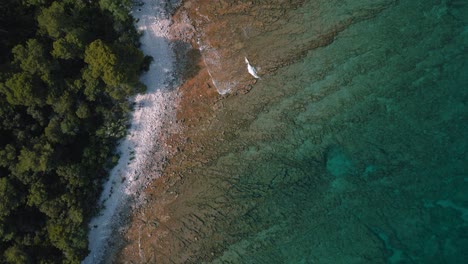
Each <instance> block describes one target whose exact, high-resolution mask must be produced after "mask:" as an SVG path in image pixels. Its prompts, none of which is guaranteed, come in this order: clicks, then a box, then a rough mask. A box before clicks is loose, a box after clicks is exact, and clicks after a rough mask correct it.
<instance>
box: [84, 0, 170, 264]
mask: <svg viewBox="0 0 468 264" xmlns="http://www.w3.org/2000/svg"><path fill="white" fill-rule="evenodd" d="M166 2H167V1H154V0H153V1H151V0H144V1H142V2H141V3H142V5H141V6H136V7H135V8H134V9H133V11H132V12H133V15H134V17H135V18H136V19H137V25H136V26H137V28H138V29H139V30H140V31H142V32H143V36H142V38H141V43H142V45H141V49H142V51H143V52H144V53H145V54H146V55H150V56H152V57H153V58H154V61H153V62H152V64H151V66H150V69H149V71H148V72H147V73H145V74H144V75H143V76H142V82H143V83H144V84H145V85H146V86H147V88H148V89H147V91H146V93H144V94H139V95H137V96H135V97H134V98H133V99H132V100H133V102H134V104H135V109H134V111H133V113H132V116H131V127H130V129H129V131H128V134H127V136H126V137H125V138H124V139H123V140H122V141H121V142H120V144H119V146H118V148H117V150H116V152H117V153H119V154H120V159H119V161H118V164H117V165H116V166H115V167H114V168H113V169H112V170H111V172H110V177H109V179H108V180H107V182H106V183H105V184H104V186H103V187H104V190H103V193H102V195H101V198H100V203H101V204H102V206H103V209H102V210H101V211H100V214H99V215H98V216H96V217H95V218H93V219H92V220H91V222H90V224H89V226H90V231H89V234H88V236H89V246H88V247H89V250H90V254H89V255H88V257H87V258H86V259H85V260H84V261H83V263H99V262H103V261H105V258H107V256H108V255H109V254H110V251H112V249H113V246H115V244H118V240H116V239H115V238H116V236H117V233H118V231H119V229H121V228H123V226H124V222H125V220H126V217H127V214H128V210H129V209H130V208H131V207H132V206H136V205H137V204H138V201H141V199H142V195H143V194H142V192H141V191H142V189H143V188H144V187H145V186H146V185H147V184H148V183H149V182H150V181H151V180H152V179H154V178H156V177H158V176H160V175H159V174H160V171H161V168H162V166H163V161H164V159H165V157H166V155H167V150H166V148H165V147H164V146H163V145H162V144H161V142H164V138H165V137H167V136H168V135H169V134H171V131H175V130H174V129H176V128H175V122H173V120H175V104H176V101H177V91H176V89H174V88H175V86H176V79H177V78H176V76H175V74H174V72H175V66H176V65H175V63H176V61H175V55H174V51H173V50H172V48H171V45H170V42H169V40H168V38H167V34H168V29H169V25H170V23H171V22H170V14H169V11H168V10H167V9H168V8H169V7H168V5H167V3H166ZM148 164H151V168H150V169H151V171H148V166H149V165H148ZM110 241H112V243H111V242H110ZM116 241H117V242H116Z"/></svg>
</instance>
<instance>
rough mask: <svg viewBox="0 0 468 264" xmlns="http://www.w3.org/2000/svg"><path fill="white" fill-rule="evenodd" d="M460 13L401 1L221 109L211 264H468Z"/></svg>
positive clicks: (467, 60)
mask: <svg viewBox="0 0 468 264" xmlns="http://www.w3.org/2000/svg"><path fill="white" fill-rule="evenodd" d="M467 14H468V4H467V2H466V1H400V2H397V3H395V4H394V5H392V6H391V7H389V8H387V9H386V10H384V11H382V12H381V13H379V14H378V15H377V16H375V17H373V18H372V19H369V20H363V21H360V22H358V23H354V24H352V25H351V26H349V27H348V28H346V29H345V30H343V31H342V32H340V33H339V34H338V35H337V36H336V38H335V39H334V40H333V41H332V43H330V44H328V45H326V46H324V47H321V48H316V49H312V50H310V51H309V52H308V53H307V55H306V56H305V57H304V58H302V59H301V60H299V61H297V62H296V63H294V64H292V65H290V66H288V67H285V68H282V69H280V70H279V71H278V72H277V73H275V75H274V76H269V77H268V78H265V79H264V80H262V81H260V82H259V83H258V84H257V85H255V86H254V89H253V90H252V91H251V92H250V93H249V94H247V95H245V96H242V97H241V98H233V99H228V100H226V109H225V110H226V111H225V112H226V113H229V115H238V116H243V117H242V118H240V119H242V120H243V121H242V122H239V123H240V124H242V126H241V127H239V128H238V130H237V131H235V132H232V133H233V134H232V140H231V143H230V144H231V145H232V146H235V147H233V150H231V151H228V152H229V153H224V155H223V156H222V157H220V158H219V159H218V160H217V161H216V162H214V163H212V164H211V165H210V166H209V167H207V168H201V169H200V174H203V175H205V176H206V177H208V178H210V176H211V177H217V178H218V181H221V182H223V183H226V182H227V183H228V184H227V186H228V187H225V190H224V195H223V196H218V197H211V196H210V195H208V194H205V195H206V196H203V197H202V198H200V201H203V200H204V199H205V201H206V200H210V199H211V200H217V199H218V200H220V201H222V202H219V203H218V202H214V205H213V206H217V207H218V208H219V210H221V211H223V212H224V214H226V215H227V217H226V219H224V220H219V219H218V220H217V221H218V223H217V224H215V226H217V227H216V228H215V229H216V230H217V231H216V232H217V233H218V234H220V236H221V237H224V238H222V239H219V240H220V242H219V243H220V246H221V245H222V246H221V248H222V249H221V250H220V251H219V252H217V254H216V258H215V260H214V262H223V263H463V262H465V261H466V260H467V259H468V236H467V234H468V157H467V149H468V148H467V147H468V146H467V142H468V140H467V138H468V137H467V136H468V125H467V124H468V105H467V102H468V50H467V46H468V24H467V21H468V19H467ZM227 115H228V114H226V116H227ZM221 119H222V120H224V119H223V118H221ZM221 179H222V180H221ZM219 185H220V186H221V185H222V184H219ZM220 188H221V187H220ZM200 203H202V202H200Z"/></svg>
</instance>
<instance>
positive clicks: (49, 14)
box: [37, 1, 71, 39]
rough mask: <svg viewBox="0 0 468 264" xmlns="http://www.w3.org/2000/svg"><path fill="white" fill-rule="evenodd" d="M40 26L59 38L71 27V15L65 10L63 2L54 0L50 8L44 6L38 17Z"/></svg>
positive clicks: (53, 36)
mask: <svg viewBox="0 0 468 264" xmlns="http://www.w3.org/2000/svg"><path fill="white" fill-rule="evenodd" d="M37 22H38V24H39V28H40V29H41V30H43V31H45V33H47V34H48V35H49V36H50V37H52V38H55V39H57V38H59V37H61V36H62V35H64V34H65V32H66V31H67V29H69V28H70V26H71V25H70V24H69V23H70V22H71V21H70V17H69V16H68V15H67V13H66V12H65V4H64V3H63V2H59V1H57V2H53V3H52V5H51V6H50V7H49V8H44V9H42V10H41V13H40V14H39V16H38V17H37Z"/></svg>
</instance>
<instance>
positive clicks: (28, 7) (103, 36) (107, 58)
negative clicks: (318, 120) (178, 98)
mask: <svg viewBox="0 0 468 264" xmlns="http://www.w3.org/2000/svg"><path fill="white" fill-rule="evenodd" d="M130 4H131V1H130V0H124V1H120V0H119V1H117V0H100V1H74V0H63V1H53V0H21V1H17V0H5V1H1V3H0V263H79V262H80V260H81V259H83V258H84V257H85V256H86V254H87V252H88V251H87V238H86V234H87V232H88V230H87V228H88V227H87V222H88V221H89V219H90V217H91V216H92V215H93V214H94V213H95V212H96V204H97V203H96V202H97V198H98V196H99V193H100V189H101V185H102V182H103V180H105V178H106V176H107V174H108V170H109V169H110V167H111V166H112V159H111V157H112V156H113V153H112V152H113V149H114V148H115V144H116V142H117V140H118V139H119V138H120V137H122V136H123V135H124V131H125V123H126V119H127V116H128V110H129V109H130V108H131V107H130V105H129V100H128V98H129V97H130V96H132V95H134V94H135V93H136V92H139V91H142V89H144V86H143V84H141V83H140V82H139V75H140V73H141V70H142V69H144V63H145V62H147V61H148V58H145V57H144V55H143V54H142V53H141V52H140V51H139V49H138V45H139V34H138V33H137V32H136V30H135V28H134V25H133V22H134V21H133V18H132V17H131V16H129V12H128V11H129V8H130Z"/></svg>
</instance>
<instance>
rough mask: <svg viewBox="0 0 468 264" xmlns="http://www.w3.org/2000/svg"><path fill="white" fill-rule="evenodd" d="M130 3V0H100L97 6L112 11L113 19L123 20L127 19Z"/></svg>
mask: <svg viewBox="0 0 468 264" xmlns="http://www.w3.org/2000/svg"><path fill="white" fill-rule="evenodd" d="M131 5H132V1H131V0H100V1H99V6H100V7H101V8H102V9H104V10H107V11H109V12H111V13H112V15H113V16H114V17H115V19H117V20H119V21H125V20H127V19H129V16H128V12H130V8H131Z"/></svg>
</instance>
